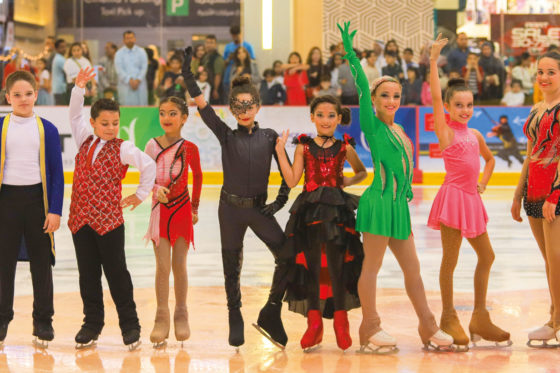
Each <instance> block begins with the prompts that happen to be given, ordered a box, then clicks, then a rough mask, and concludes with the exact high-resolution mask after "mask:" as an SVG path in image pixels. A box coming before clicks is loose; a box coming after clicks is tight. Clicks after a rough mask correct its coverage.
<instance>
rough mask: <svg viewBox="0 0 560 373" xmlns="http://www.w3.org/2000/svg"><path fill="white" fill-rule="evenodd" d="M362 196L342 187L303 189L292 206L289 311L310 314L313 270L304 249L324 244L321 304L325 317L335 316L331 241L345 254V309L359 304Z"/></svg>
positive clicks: (285, 252)
mask: <svg viewBox="0 0 560 373" xmlns="http://www.w3.org/2000/svg"><path fill="white" fill-rule="evenodd" d="M359 200H360V197H358V196H356V195H353V194H349V193H346V192H344V191H343V190H342V189H340V188H333V187H319V188H318V189H316V190H314V191H312V192H303V193H302V194H300V195H299V196H298V197H297V199H296V200H295V202H294V204H293V205H292V207H291V209H290V218H289V220H288V223H287V225H286V236H287V240H286V243H285V245H284V247H283V249H282V250H283V252H282V256H283V257H291V258H295V260H293V261H292V265H291V266H292V268H291V271H290V280H289V283H288V288H287V292H286V296H285V298H284V301H286V302H287V303H288V304H289V309H290V311H293V312H297V313H301V314H302V315H304V316H307V311H308V307H307V288H306V284H307V283H308V282H309V280H308V279H309V276H310V275H311V272H310V271H308V270H307V263H306V259H305V254H304V253H305V252H307V250H317V249H318V248H319V247H322V253H321V256H320V257H321V276H320V280H319V281H320V307H321V312H322V314H323V317H325V318H332V317H333V314H334V303H333V298H332V288H331V283H330V277H329V276H328V267H327V260H326V255H325V253H324V245H322V244H326V243H328V244H329V245H330V246H333V245H334V246H335V247H336V248H337V249H338V250H340V255H343V256H344V261H343V263H344V264H343V268H342V269H341V270H342V279H343V282H344V289H345V299H344V304H345V309H346V310H350V309H353V308H358V307H360V299H359V298H358V279H359V278H360V273H361V270H362V262H363V258H364V250H363V246H362V242H361V240H360V233H359V232H356V231H355V229H354V228H355V226H356V215H355V210H356V209H357V208H358V202H359Z"/></svg>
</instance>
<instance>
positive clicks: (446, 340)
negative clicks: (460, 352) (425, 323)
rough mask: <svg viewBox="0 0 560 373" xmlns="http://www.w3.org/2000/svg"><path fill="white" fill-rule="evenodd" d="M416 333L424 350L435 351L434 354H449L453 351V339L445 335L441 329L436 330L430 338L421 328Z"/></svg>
mask: <svg viewBox="0 0 560 373" xmlns="http://www.w3.org/2000/svg"><path fill="white" fill-rule="evenodd" d="M418 333H419V334H420V338H421V339H422V343H423V344H424V350H426V351H435V352H449V351H453V337H452V336H450V335H449V334H447V333H445V332H444V331H442V330H441V329H438V330H437V331H436V332H435V333H434V334H432V335H431V336H430V337H427V336H426V334H428V335H429V332H426V331H425V330H424V329H423V328H422V327H421V326H420V327H418Z"/></svg>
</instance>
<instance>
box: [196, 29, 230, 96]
mask: <svg viewBox="0 0 560 373" xmlns="http://www.w3.org/2000/svg"><path fill="white" fill-rule="evenodd" d="M204 47H205V48H206V54H205V55H204V57H203V58H202V61H201V64H202V66H204V68H205V69H206V70H207V71H208V81H209V82H210V85H211V86H212V93H211V94H210V104H211V105H221V104H223V103H224V102H225V97H226V96H224V95H223V86H222V78H223V76H224V70H225V61H224V59H223V58H222V56H220V54H219V53H218V49H217V48H218V40H217V39H216V36H215V35H208V36H206V39H205V40H204Z"/></svg>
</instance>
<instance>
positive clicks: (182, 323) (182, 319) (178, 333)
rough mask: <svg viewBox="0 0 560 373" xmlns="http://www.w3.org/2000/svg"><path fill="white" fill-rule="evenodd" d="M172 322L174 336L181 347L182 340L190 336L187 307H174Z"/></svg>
mask: <svg viewBox="0 0 560 373" xmlns="http://www.w3.org/2000/svg"><path fill="white" fill-rule="evenodd" d="M173 322H174V324H175V338H176V339H177V341H178V342H181V348H183V342H184V341H186V340H187V339H189V337H190V336H191V329H190V327H189V313H188V312H187V309H186V308H183V309H181V310H179V309H176V310H175V315H173Z"/></svg>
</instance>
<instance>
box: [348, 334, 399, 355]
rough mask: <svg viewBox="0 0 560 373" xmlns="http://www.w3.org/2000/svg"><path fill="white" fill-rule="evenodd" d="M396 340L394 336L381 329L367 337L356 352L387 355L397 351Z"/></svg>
mask: <svg viewBox="0 0 560 373" xmlns="http://www.w3.org/2000/svg"><path fill="white" fill-rule="evenodd" d="M398 351H399V349H398V348H397V340H396V339H395V337H393V336H392V335H390V334H389V333H387V332H386V331H384V330H383V329H382V330H380V331H378V332H377V333H375V334H374V335H372V336H371V337H369V338H368V339H367V342H366V343H365V344H362V345H361V346H360V349H359V350H358V353H361V354H374V355H388V354H394V353H396V352H398Z"/></svg>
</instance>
